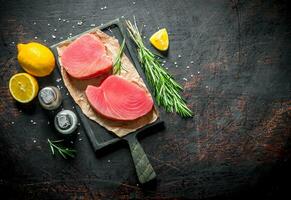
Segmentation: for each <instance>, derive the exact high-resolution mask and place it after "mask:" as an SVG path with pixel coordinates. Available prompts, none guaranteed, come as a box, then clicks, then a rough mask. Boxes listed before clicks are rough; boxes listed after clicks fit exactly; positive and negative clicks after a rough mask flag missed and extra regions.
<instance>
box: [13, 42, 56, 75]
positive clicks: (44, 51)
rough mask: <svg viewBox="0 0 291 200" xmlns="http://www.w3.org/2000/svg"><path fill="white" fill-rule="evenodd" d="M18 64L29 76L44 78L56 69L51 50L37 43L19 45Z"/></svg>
mask: <svg viewBox="0 0 291 200" xmlns="http://www.w3.org/2000/svg"><path fill="white" fill-rule="evenodd" d="M17 49H18V56H17V59H18V62H19V64H20V66H21V67H22V68H23V69H24V70H25V71H26V72H27V73H29V74H31V75H34V76H37V77H43V76H47V75H49V74H50V73H51V72H52V71H53V70H54V68H55V65H56V64H55V63H56V62H55V57H54V54H53V53H52V52H51V50H50V49H49V48H47V47H46V46H44V45H42V44H40V43H37V42H30V43H27V44H18V45H17Z"/></svg>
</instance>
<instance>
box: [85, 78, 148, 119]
mask: <svg viewBox="0 0 291 200" xmlns="http://www.w3.org/2000/svg"><path fill="white" fill-rule="evenodd" d="M86 96H87V98H88V101H89V103H90V104H91V106H92V107H93V108H94V109H95V111H97V112H98V113H100V114H101V115H103V116H105V117H107V118H109V119H113V120H121V121H127V120H135V119H137V118H139V117H142V116H144V115H146V114H147V113H148V112H150V111H151V110H152V108H153V100H152V98H151V96H150V95H149V94H148V93H147V92H146V91H145V90H144V89H143V88H141V87H139V86H138V85H136V84H134V83H132V82H129V81H127V80H125V79H123V78H120V77H118V76H114V75H111V76H109V77H108V78H107V79H105V80H104V81H103V83H102V84H101V85H100V87H95V86H91V85H89V86H88V87H87V89H86Z"/></svg>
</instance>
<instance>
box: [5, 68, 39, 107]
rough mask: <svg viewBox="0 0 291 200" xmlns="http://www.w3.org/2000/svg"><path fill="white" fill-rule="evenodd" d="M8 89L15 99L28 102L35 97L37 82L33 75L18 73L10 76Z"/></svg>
mask: <svg viewBox="0 0 291 200" xmlns="http://www.w3.org/2000/svg"><path fill="white" fill-rule="evenodd" d="M9 91H10V93H11V95H12V97H13V98H14V99H15V100H16V101H18V102H20V103H28V102H30V101H32V100H33V99H34V97H36V95H37V92H38V83H37V80H36V79H35V78H34V77H33V76H31V75H29V74H27V73H18V74H15V75H13V76H12V77H11V78H10V80H9Z"/></svg>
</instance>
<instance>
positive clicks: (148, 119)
mask: <svg viewBox="0 0 291 200" xmlns="http://www.w3.org/2000/svg"><path fill="white" fill-rule="evenodd" d="M87 34H94V35H95V36H96V37H99V38H100V39H101V41H102V42H103V44H104V45H105V48H106V52H107V55H108V56H109V57H111V58H116V56H117V54H118V51H119V48H120V45H119V43H118V40H117V39H116V38H114V37H111V36H109V35H107V34H105V33H104V32H102V31H100V30H99V29H95V30H94V31H92V32H90V33H87ZM70 43H71V41H65V42H63V43H61V44H59V45H58V47H57V51H58V60H59V63H60V65H61V75H62V77H63V81H64V84H65V86H66V87H67V89H68V91H69V93H70V95H71V96H72V98H73V99H74V101H75V102H76V104H78V105H79V107H80V108H81V110H82V111H83V113H84V114H85V115H86V116H87V117H88V118H90V119H91V120H93V121H95V122H97V123H98V124H100V125H101V126H103V127H104V128H106V129H107V130H109V131H111V132H113V133H115V134H116V135H117V136H119V137H123V136H125V135H127V134H128V133H131V132H133V131H135V130H137V129H139V128H141V127H143V126H145V125H147V124H151V123H153V122H155V121H156V120H157V119H158V117H159V113H158V111H157V109H156V108H155V107H153V109H152V111H151V112H149V113H148V114H147V115H145V116H143V117H141V118H139V119H136V120H133V121H125V122H121V121H114V120H110V119H106V118H104V117H103V116H101V115H100V114H98V113H97V112H95V111H94V110H93V108H92V107H91V106H90V104H89V102H88V100H87V97H86V94H85V90H86V87H87V85H94V86H99V85H100V84H101V82H102V81H103V80H104V79H105V78H106V77H107V76H108V75H110V74H105V75H102V76H99V77H97V78H92V79H88V80H78V79H75V78H73V77H71V76H69V75H68V74H67V72H66V71H65V69H64V68H63V67H62V63H61V59H60V58H61V56H62V52H63V51H64V49H65V48H66V47H67V46H68V45H69V44H70ZM121 62H122V67H123V69H122V71H121V74H120V76H121V77H123V78H125V79H127V80H129V81H132V82H134V83H136V84H138V85H139V86H140V87H143V88H144V89H145V90H146V91H148V90H147V88H146V86H145V84H144V82H143V80H142V78H141V77H140V76H139V74H138V72H137V71H136V69H135V67H134V66H133V64H132V63H131V61H130V60H129V59H128V57H127V56H126V55H125V54H123V56H122V59H121ZM148 94H149V95H150V93H149V92H148Z"/></svg>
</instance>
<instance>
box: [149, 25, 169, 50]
mask: <svg viewBox="0 0 291 200" xmlns="http://www.w3.org/2000/svg"><path fill="white" fill-rule="evenodd" d="M150 42H151V44H152V45H153V46H154V47H155V48H157V49H158V50H160V51H166V50H167V49H168V48H169V36H168V32H167V29H165V28H163V29H161V30H159V31H157V32H155V33H154V34H153V35H152V36H151V37H150Z"/></svg>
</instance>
